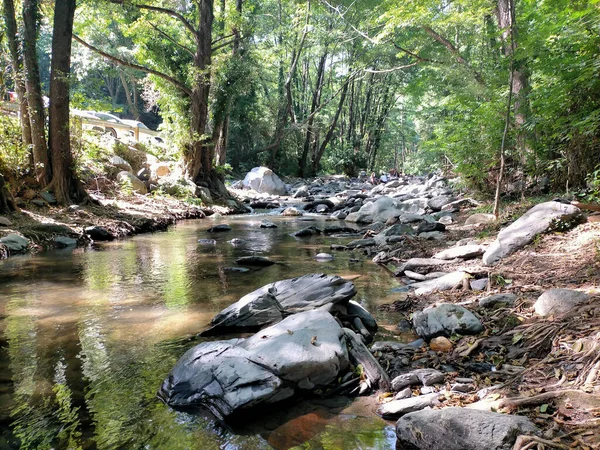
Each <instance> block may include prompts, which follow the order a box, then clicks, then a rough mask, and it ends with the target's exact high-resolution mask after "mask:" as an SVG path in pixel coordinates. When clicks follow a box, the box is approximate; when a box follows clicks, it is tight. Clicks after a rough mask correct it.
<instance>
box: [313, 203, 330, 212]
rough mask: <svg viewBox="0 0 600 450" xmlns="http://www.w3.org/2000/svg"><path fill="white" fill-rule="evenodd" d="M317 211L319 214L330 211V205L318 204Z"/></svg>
mask: <svg viewBox="0 0 600 450" xmlns="http://www.w3.org/2000/svg"><path fill="white" fill-rule="evenodd" d="M316 212H317V213H319V214H325V213H327V212H329V206H327V205H324V204H323V203H321V204H320V205H317V208H316Z"/></svg>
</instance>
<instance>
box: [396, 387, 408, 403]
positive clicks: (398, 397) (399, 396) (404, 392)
mask: <svg viewBox="0 0 600 450" xmlns="http://www.w3.org/2000/svg"><path fill="white" fill-rule="evenodd" d="M410 397H412V391H411V390H410V388H408V387H407V388H404V389H402V390H401V391H400V392H398V393H397V394H396V395H394V400H402V399H403V398H410Z"/></svg>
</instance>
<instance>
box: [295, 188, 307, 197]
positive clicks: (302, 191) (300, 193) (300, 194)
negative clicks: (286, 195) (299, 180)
mask: <svg viewBox="0 0 600 450" xmlns="http://www.w3.org/2000/svg"><path fill="white" fill-rule="evenodd" d="M308 196H310V191H309V190H308V186H300V187H299V188H298V189H297V190H296V192H294V195H293V196H292V197H294V198H305V197H308Z"/></svg>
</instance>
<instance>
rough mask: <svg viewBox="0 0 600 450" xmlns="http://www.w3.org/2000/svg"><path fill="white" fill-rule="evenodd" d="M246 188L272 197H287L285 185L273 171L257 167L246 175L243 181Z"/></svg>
mask: <svg viewBox="0 0 600 450" xmlns="http://www.w3.org/2000/svg"><path fill="white" fill-rule="evenodd" d="M243 185H244V188H246V189H253V190H255V191H256V192H260V193H266V194H270V195H286V194H287V190H286V188H285V184H283V181H281V178H279V177H278V176H277V175H276V174H275V173H274V172H273V171H272V170H271V169H269V168H267V167H255V168H253V169H252V170H251V171H250V172H248V173H247V174H246V177H245V178H244V181H243Z"/></svg>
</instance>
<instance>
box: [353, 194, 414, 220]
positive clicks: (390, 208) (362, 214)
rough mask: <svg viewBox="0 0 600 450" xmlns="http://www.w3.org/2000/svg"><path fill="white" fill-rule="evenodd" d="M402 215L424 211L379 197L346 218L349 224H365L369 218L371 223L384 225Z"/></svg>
mask: <svg viewBox="0 0 600 450" xmlns="http://www.w3.org/2000/svg"><path fill="white" fill-rule="evenodd" d="M403 213H411V214H421V215H422V214H424V213H425V210H424V209H423V208H421V207H419V206H418V205H416V204H406V203H403V202H400V201H398V200H396V199H393V198H391V197H385V196H384V197H380V198H378V199H377V200H375V201H374V202H371V203H367V204H366V205H363V206H362V207H361V208H360V210H359V211H358V212H357V213H354V214H356V216H352V217H350V216H351V215H352V214H350V215H348V217H346V220H347V221H349V222H366V219H367V218H369V219H370V221H372V222H383V223H385V222H386V221H387V220H388V219H389V218H390V217H398V216H400V215H402V214H403Z"/></svg>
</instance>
